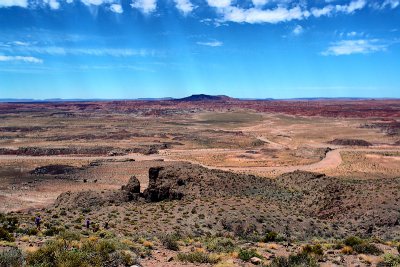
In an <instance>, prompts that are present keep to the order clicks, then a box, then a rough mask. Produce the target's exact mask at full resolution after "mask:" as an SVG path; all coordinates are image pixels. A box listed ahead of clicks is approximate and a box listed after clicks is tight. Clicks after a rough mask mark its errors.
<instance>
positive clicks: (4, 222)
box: [0, 214, 18, 233]
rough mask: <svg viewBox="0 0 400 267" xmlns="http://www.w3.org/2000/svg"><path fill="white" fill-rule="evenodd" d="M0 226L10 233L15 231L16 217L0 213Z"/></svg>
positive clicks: (16, 226)
mask: <svg viewBox="0 0 400 267" xmlns="http://www.w3.org/2000/svg"><path fill="white" fill-rule="evenodd" d="M0 228H3V229H5V230H7V232H10V233H13V232H15V231H16V230H17V228H18V219H17V218H16V217H8V216H5V215H4V214H0Z"/></svg>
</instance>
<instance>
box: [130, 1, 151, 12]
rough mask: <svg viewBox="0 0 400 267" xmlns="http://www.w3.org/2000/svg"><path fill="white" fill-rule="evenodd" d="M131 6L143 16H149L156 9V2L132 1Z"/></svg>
mask: <svg viewBox="0 0 400 267" xmlns="http://www.w3.org/2000/svg"><path fill="white" fill-rule="evenodd" d="M131 6H132V7H133V8H137V9H139V10H141V11H142V12H143V13H145V14H150V13H151V12H153V11H155V10H156V9H157V0H133V2H132V4H131Z"/></svg>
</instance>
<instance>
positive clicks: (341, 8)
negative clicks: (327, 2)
mask: <svg viewBox="0 0 400 267" xmlns="http://www.w3.org/2000/svg"><path fill="white" fill-rule="evenodd" d="M366 4H367V1H366V0H353V1H351V2H350V3H349V4H348V5H336V6H335V9H336V11H337V12H343V13H347V14H350V13H353V12H354V11H357V10H359V9H363V8H364V7H365V6H366Z"/></svg>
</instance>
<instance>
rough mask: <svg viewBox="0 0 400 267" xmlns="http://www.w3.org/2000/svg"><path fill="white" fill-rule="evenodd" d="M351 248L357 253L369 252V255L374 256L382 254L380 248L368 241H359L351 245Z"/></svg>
mask: <svg viewBox="0 0 400 267" xmlns="http://www.w3.org/2000/svg"><path fill="white" fill-rule="evenodd" d="M353 249H354V250H355V251H356V252H357V253H360V254H361V253H362V254H370V255H376V256H379V255H381V254H383V251H382V250H381V249H380V248H378V247H377V246H375V245H374V244H370V243H361V244H358V245H355V246H353Z"/></svg>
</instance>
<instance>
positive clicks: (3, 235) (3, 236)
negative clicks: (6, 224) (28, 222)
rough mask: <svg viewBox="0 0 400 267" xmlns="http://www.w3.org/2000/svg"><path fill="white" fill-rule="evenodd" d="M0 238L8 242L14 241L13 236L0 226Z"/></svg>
mask: <svg viewBox="0 0 400 267" xmlns="http://www.w3.org/2000/svg"><path fill="white" fill-rule="evenodd" d="M0 240H3V241H8V242H14V241H15V239H14V237H13V236H12V235H11V234H10V233H9V232H8V231H7V230H6V229H3V228H0Z"/></svg>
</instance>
